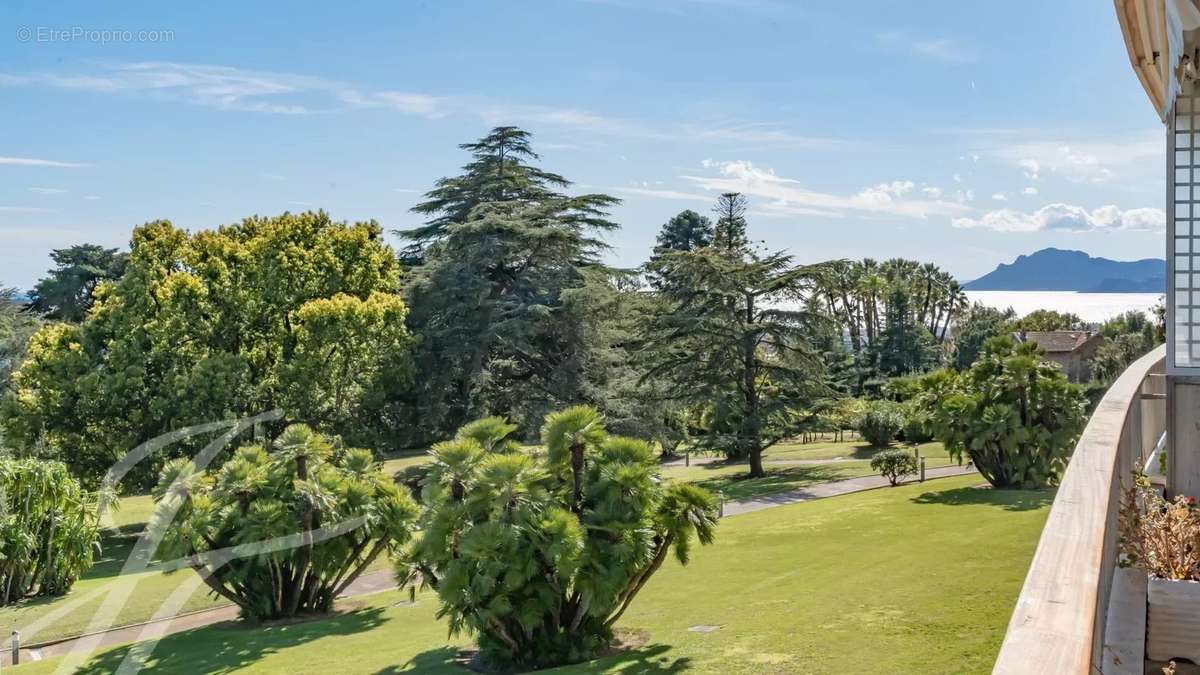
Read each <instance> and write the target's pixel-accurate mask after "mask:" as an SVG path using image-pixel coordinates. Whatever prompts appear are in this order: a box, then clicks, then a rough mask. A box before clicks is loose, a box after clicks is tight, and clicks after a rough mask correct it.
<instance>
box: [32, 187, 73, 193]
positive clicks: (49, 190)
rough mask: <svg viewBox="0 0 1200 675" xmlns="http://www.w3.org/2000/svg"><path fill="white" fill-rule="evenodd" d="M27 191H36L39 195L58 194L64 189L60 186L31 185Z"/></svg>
mask: <svg viewBox="0 0 1200 675" xmlns="http://www.w3.org/2000/svg"><path fill="white" fill-rule="evenodd" d="M29 191H30V192H36V193H37V194H39V195H60V194H62V193H64V192H66V190H64V189H62V188H48V187H31V188H29Z"/></svg>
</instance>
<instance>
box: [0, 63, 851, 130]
mask: <svg viewBox="0 0 1200 675" xmlns="http://www.w3.org/2000/svg"><path fill="white" fill-rule="evenodd" d="M88 67H89V68H91V70H92V71H94V72H87V73H71V74H64V73H59V72H44V71H43V72H34V73H26V74H14V73H0V87H47V88H52V89H69V90H75V91H87V92H93V93H98V94H112V95H126V96H142V97H147V98H152V99H155V100H161V101H173V102H181V103H188V104H192V105H200V106H205V107H209V108H215V109H218V110H227V111H245V112H255V113H267V114H281V115H306V114H314V113H331V112H339V111H342V112H344V111H349V110H390V111H393V112H396V113H399V114H403V115H411V116H415V117H423V118H426V119H441V118H460V119H461V118H469V119H475V120H480V121H482V122H484V123H486V124H489V125H496V124H521V125H527V126H538V127H559V128H563V129H567V130H571V131H578V130H584V131H591V132H597V133H602V134H609V135H622V136H628V137H634V138H642V139H654V140H674V141H681V140H687V141H692V140H704V141H719V140H728V141H734V142H738V143H762V144H769V145H791V146H796V147H805V148H818V147H820V148H828V147H836V146H837V145H839V144H843V143H844V141H841V140H838V139H830V138H821V137H817V136H807V135H804V134H798V133H795V132H792V131H789V130H787V129H785V128H782V127H780V126H778V125H774V124H767V123H762V122H746V121H733V122H727V123H723V124H710V125H700V124H690V123H687V122H671V123H657V124H647V123H644V122H641V121H638V120H632V119H625V118H622V117H617V116H611V115H606V114H601V113H598V112H595V111H591V110H586V109H583V108H580V107H577V106H572V105H547V104H543V103H533V102H528V101H507V100H497V99H494V98H488V97H481V96H445V95H439V94H436V93H430V92H417V91H401V90H394V89H374V88H370V87H364V86H360V85H357V84H353V83H350V82H344V81H339V80H332V79H328V78H322V77H314V76H309V75H302V74H296V73H286V72H277V71H265V70H252V69H245V68H236V67H231V66H222V65H211V64H192V63H175V62H168V61H148V62H141V63H99V64H91V65H89V66H88ZM547 147H551V146H547ZM553 147H558V148H560V149H562V148H573V147H576V146H574V145H565V144H559V145H558V146H553Z"/></svg>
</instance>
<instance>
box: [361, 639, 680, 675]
mask: <svg viewBox="0 0 1200 675" xmlns="http://www.w3.org/2000/svg"><path fill="white" fill-rule="evenodd" d="M670 649H671V647H670V645H662V644H657V645H647V646H645V647H641V648H638V649H631V650H629V651H625V652H621V653H619V654H613V655H612V656H606V657H604V658H602V659H597V660H595V661H588V662H585V663H577V664H574V665H570V666H560V667H558V668H548V669H546V670H538V671H533V672H538V673H559V674H562V675H566V674H569V673H591V672H599V671H606V672H607V671H619V672H621V673H622V674H623V675H630V674H633V675H642V674H644V675H652V674H653V675H667V674H669V673H682V672H685V671H687V670H688V669H690V668H691V659H690V658H687V657H678V658H671V657H668V656H663V655H664V654H665V653H666V652H668V651H670ZM460 652H461V650H460V649H458V648H456V647H438V648H437V649H430V650H428V651H425V652H422V653H420V654H417V655H416V656H414V657H413V658H411V659H409V661H408V662H407V663H405V664H403V665H401V666H391V667H388V668H384V669H383V670H379V671H376V672H375V675H398V674H399V673H432V674H434V675H436V674H438V673H473V672H475V671H473V670H471V669H469V668H467V667H466V666H463V665H461V664H460V663H459V662H458V658H459V653H460Z"/></svg>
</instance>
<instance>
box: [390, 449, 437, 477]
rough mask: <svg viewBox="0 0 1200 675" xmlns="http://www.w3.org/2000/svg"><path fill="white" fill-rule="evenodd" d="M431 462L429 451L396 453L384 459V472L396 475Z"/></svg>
mask: <svg viewBox="0 0 1200 675" xmlns="http://www.w3.org/2000/svg"><path fill="white" fill-rule="evenodd" d="M429 462H430V457H429V453H428V452H426V451H424V450H414V451H411V452H405V453H404V454H395V455H391V456H389V457H388V458H387V459H385V460H384V461H383V473H384V474H385V475H388V476H394V475H396V474H397V473H399V472H401V471H404V470H405V469H409V468H411V467H414V466H421V465H423V464H428V463H429Z"/></svg>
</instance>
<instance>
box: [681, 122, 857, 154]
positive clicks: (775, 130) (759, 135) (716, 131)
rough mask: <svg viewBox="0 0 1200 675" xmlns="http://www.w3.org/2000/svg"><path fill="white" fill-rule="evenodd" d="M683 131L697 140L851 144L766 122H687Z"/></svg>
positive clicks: (816, 145)
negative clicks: (798, 132)
mask: <svg viewBox="0 0 1200 675" xmlns="http://www.w3.org/2000/svg"><path fill="white" fill-rule="evenodd" d="M683 132H684V134H685V135H688V136H691V137H694V138H695V139H697V140H720V141H736V142H740V143H766V144H771V145H793V146H797V147H802V148H834V147H842V146H846V145H849V141H847V140H846V139H842V138H830V137H823V136H805V135H802V134H795V133H792V132H790V131H787V130H785V129H782V128H780V127H778V126H776V125H773V124H769V123H765V122H756V123H749V124H732V125H721V126H710V127H703V126H699V125H693V124H685V125H684V126H683Z"/></svg>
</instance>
